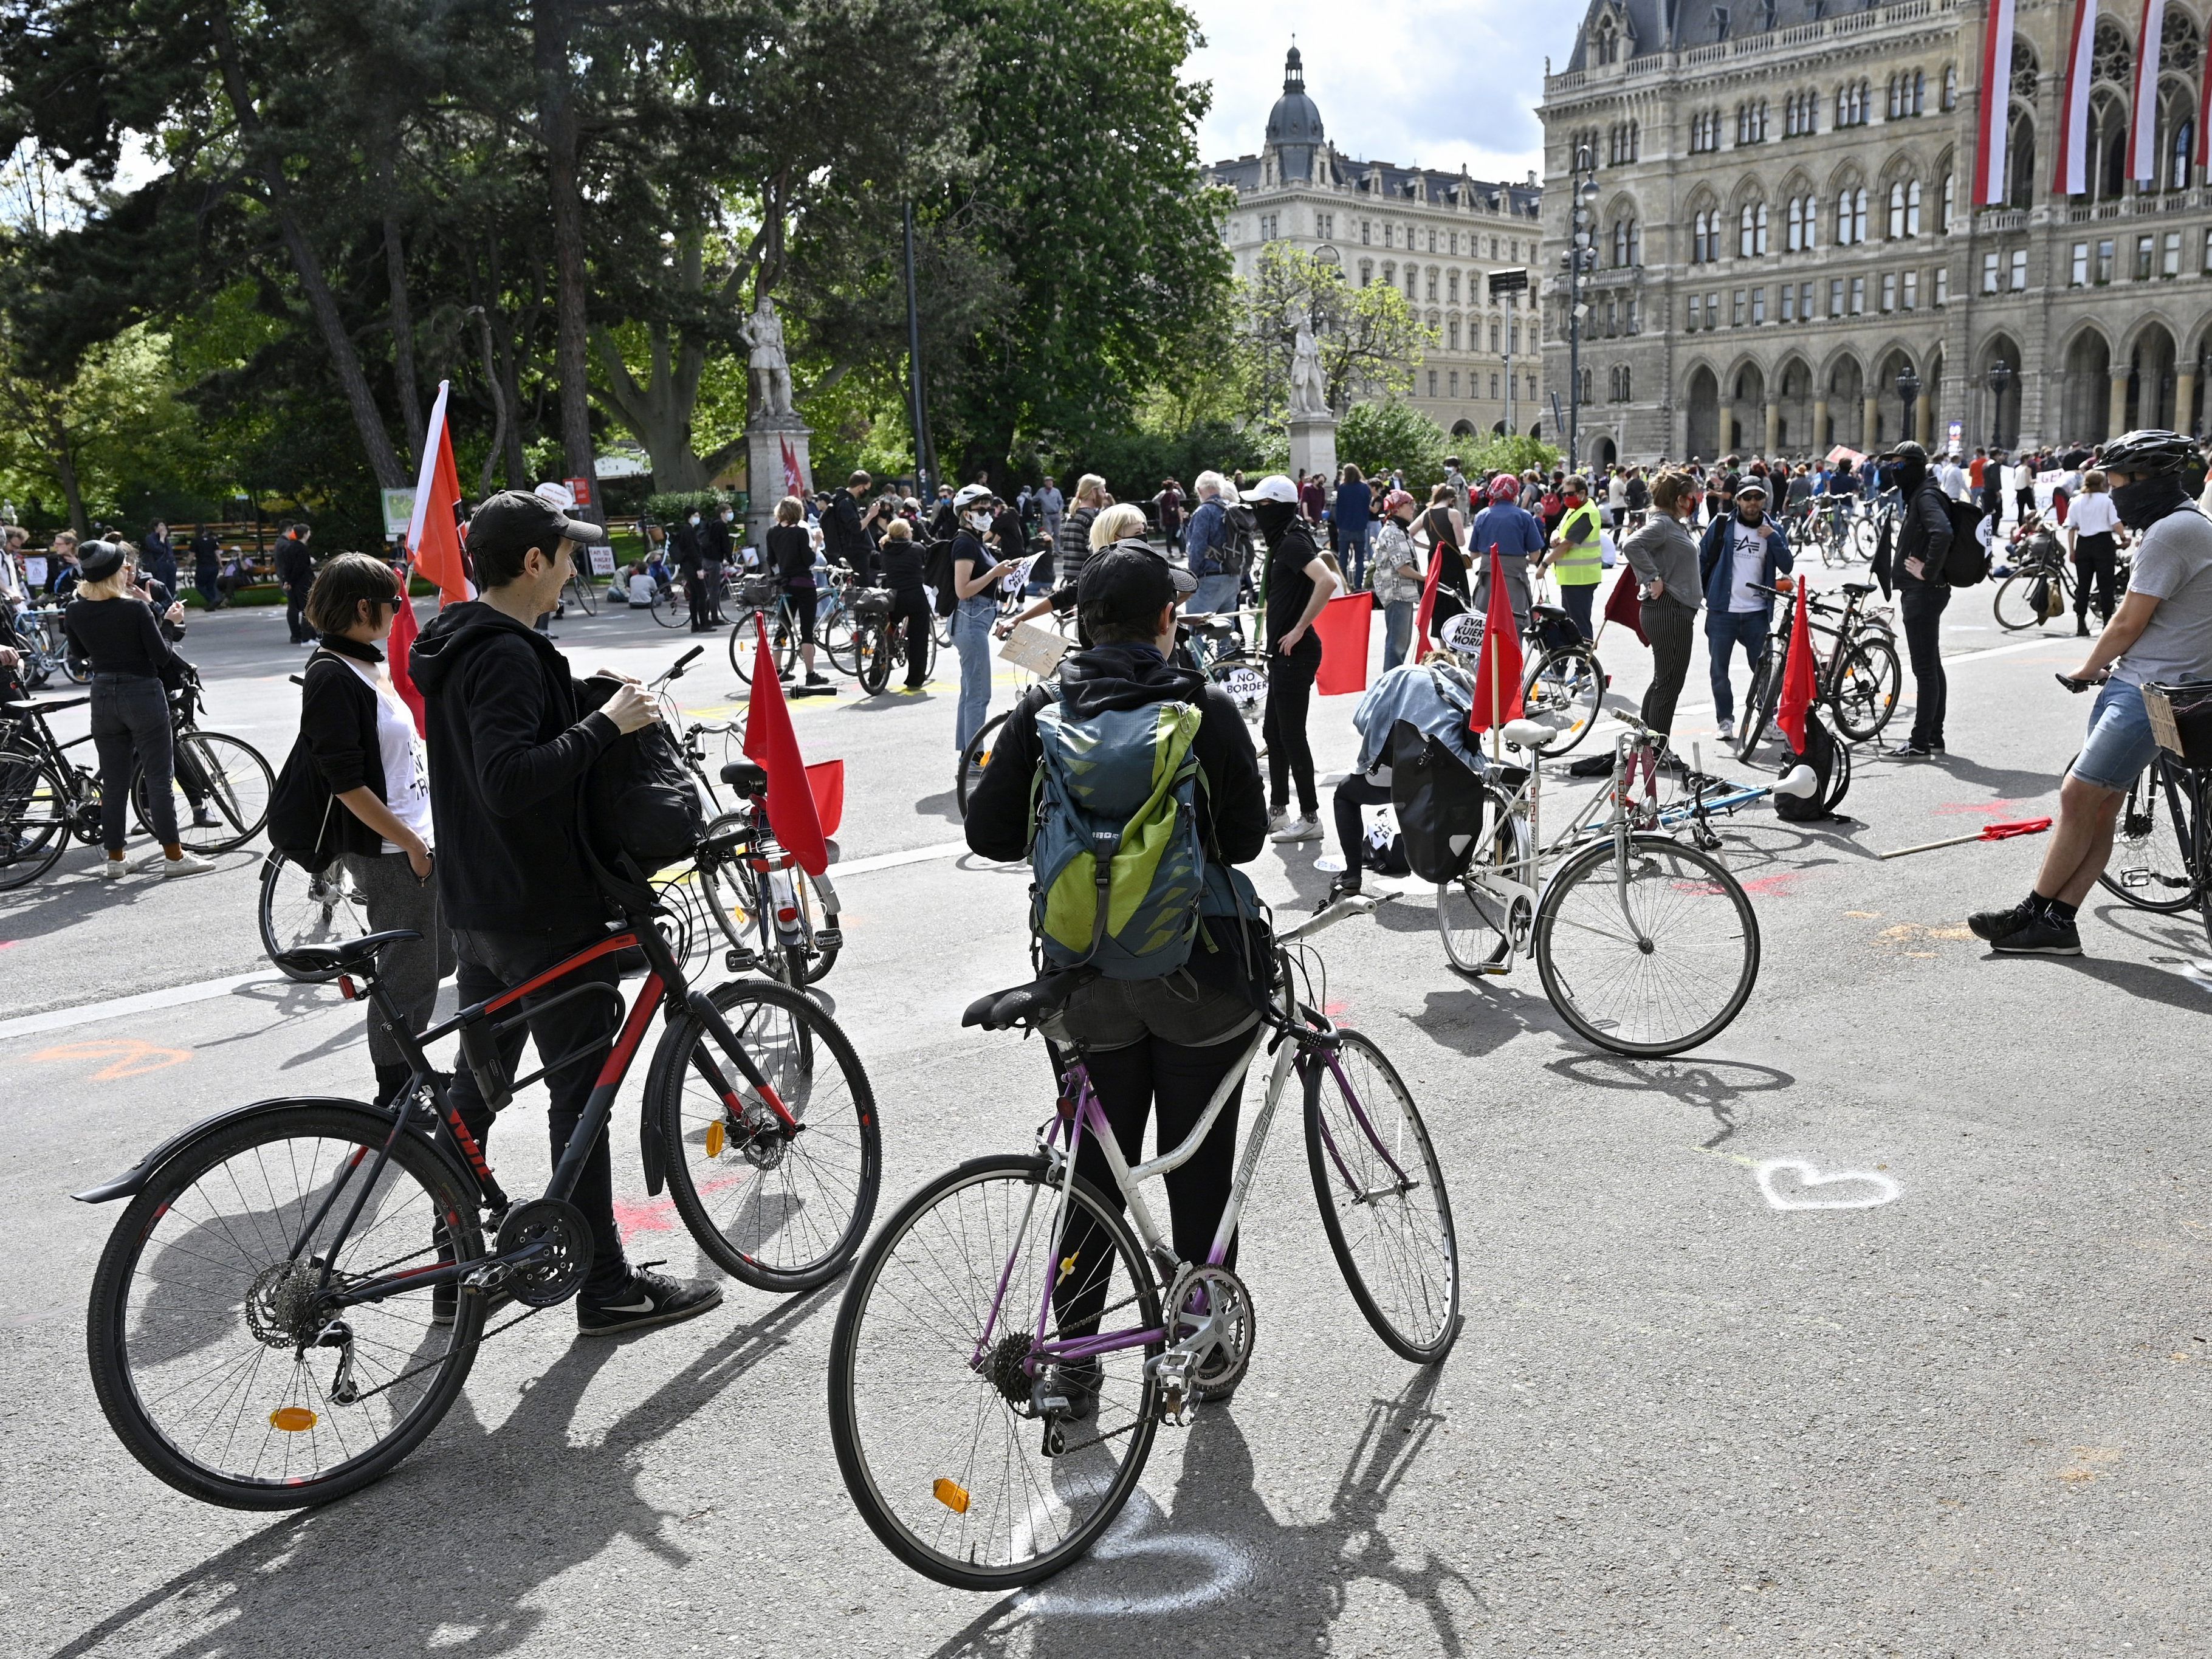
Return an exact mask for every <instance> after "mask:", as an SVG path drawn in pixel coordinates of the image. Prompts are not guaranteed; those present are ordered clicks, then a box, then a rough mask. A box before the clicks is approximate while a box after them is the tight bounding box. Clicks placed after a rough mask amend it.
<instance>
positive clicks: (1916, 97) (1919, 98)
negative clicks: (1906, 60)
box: [1912, 70, 1928, 115]
mask: <svg viewBox="0 0 2212 1659" xmlns="http://www.w3.org/2000/svg"><path fill="white" fill-rule="evenodd" d="M1912 112H1913V113H1914V114H1915V115H1925V114H1926V113H1927V112H1928V76H1927V74H1926V73H1925V71H1923V70H1913V71H1912Z"/></svg>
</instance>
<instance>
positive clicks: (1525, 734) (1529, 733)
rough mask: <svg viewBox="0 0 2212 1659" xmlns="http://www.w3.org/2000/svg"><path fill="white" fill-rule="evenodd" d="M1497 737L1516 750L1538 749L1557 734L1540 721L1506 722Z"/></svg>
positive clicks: (1557, 734)
mask: <svg viewBox="0 0 2212 1659" xmlns="http://www.w3.org/2000/svg"><path fill="white" fill-rule="evenodd" d="M1498 736H1499V737H1501V738H1504V739H1505V741H1506V742H1508V743H1510V744H1512V745H1513V746H1514V747H1515V748H1516V749H1541V748H1542V747H1543V746H1544V745H1545V744H1547V743H1549V742H1551V741H1552V739H1553V738H1556V737H1558V736H1559V733H1558V732H1555V731H1553V729H1552V728H1551V727H1550V726H1547V725H1545V724H1544V722H1543V721H1541V720H1508V721H1506V722H1505V724H1504V726H1500V727H1499V728H1498Z"/></svg>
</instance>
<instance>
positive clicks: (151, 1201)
mask: <svg viewBox="0 0 2212 1659" xmlns="http://www.w3.org/2000/svg"><path fill="white" fill-rule="evenodd" d="M390 1130H391V1120H390V1119H389V1118H386V1117H385V1116H384V1115H382V1114H380V1113H377V1112H372V1111H370V1110H368V1109H367V1108H365V1107H348V1106H325V1105H308V1104H306V1103H301V1104H298V1105H294V1106H290V1107H288V1108H285V1109H280V1110H276V1111H272V1112H269V1113H266V1114H264V1115H260V1116H257V1117H252V1118H248V1119H247V1120H246V1121H243V1122H241V1123H238V1124H235V1125H233V1126H232V1127H229V1128H228V1129H222V1130H217V1131H216V1132H214V1133H210V1134H209V1135H208V1136H206V1137H205V1138H204V1139H201V1140H199V1141H197V1142H195V1143H193V1144H192V1145H191V1146H187V1147H185V1149H184V1150H183V1151H181V1152H179V1153H178V1154H177V1155H176V1156H175V1157H174V1158H172V1159H170V1161H169V1162H168V1163H167V1164H164V1165H163V1166H162V1167H161V1169H159V1170H156V1171H155V1173H154V1175H153V1176H152V1178H151V1179H150V1180H149V1182H147V1185H146V1188H145V1190H144V1191H143V1192H141V1193H140V1194H138V1196H137V1198H136V1199H134V1200H131V1206H130V1207H129V1208H128V1209H127V1210H125V1212H123V1215H122V1218H120V1219H119V1220H118V1222H117V1223H116V1225H115V1231H113V1232H112V1234H110V1235H109V1237H108V1241H107V1248H106V1250H105V1251H104V1252H103V1253H102V1254H101V1256H100V1267H99V1270H98V1272H97V1273H95V1274H94V1279H93V1285H92V1301H91V1306H90V1310H89V1312H88V1317H87V1321H86V1332H85V1337H86V1346H87V1348H88V1352H89V1356H90V1358H91V1362H92V1383H93V1389H94V1392H95V1393H96V1394H97V1395H99V1398H100V1409H101V1410H102V1411H104V1412H105V1413H106V1414H107V1420H108V1423H109V1424H110V1425H112V1427H113V1429H114V1430H115V1432H116V1434H117V1435H118V1437H120V1438H121V1440H122V1442H123V1443H124V1445H125V1447H127V1448H128V1449H130V1451H131V1455H133V1456H135V1457H136V1458H137V1460H138V1461H139V1462H141V1463H143V1464H144V1465H145V1466H146V1468H148V1469H149V1470H150V1471H151V1472H152V1473H153V1474H155V1475H156V1476H158V1477H159V1478H160V1479H161V1480H165V1481H167V1482H168V1484H169V1485H171V1486H174V1487H175V1488H176V1489H177V1490H178V1491H179V1492H184V1493H185V1494H187V1495H188V1496H191V1497H193V1498H198V1499H200V1500H201V1501H202V1502H203V1503H208V1504H222V1505H223V1506H224V1507H226V1508H228V1509H237V1510H289V1509H298V1508H301V1506H303V1505H305V1504H322V1503H327V1502H328V1501H329V1500H331V1498H338V1497H342V1496H343V1495H344V1494H345V1493H347V1492H353V1491H355V1490H356V1489H357V1488H359V1487H362V1486H367V1485H368V1483H369V1482H370V1481H372V1480H376V1479H378V1478H379V1477H380V1476H381V1475H383V1474H386V1472H388V1471H389V1470H390V1469H392V1468H393V1466H394V1465H396V1464H397V1463H398V1462H399V1460H400V1459H402V1458H403V1457H404V1456H406V1455H407V1454H408V1453H409V1452H410V1451H412V1450H413V1449H415V1448H416V1446H417V1445H418V1444H420V1443H421V1442H422V1438H423V1437H424V1436H426V1435H428V1433H429V1432H430V1431H431V1430H432V1429H433V1428H435V1426H436V1425H437V1422H438V1419H440V1418H441V1417H443V1416H444V1415H445V1413H446V1411H447V1407H450V1406H451V1405H452V1404H453V1401H454V1398H455V1397H456V1396H457V1395H459V1393H460V1390H461V1384H462V1383H463V1382H464V1381H465V1379H466V1378H467V1376H468V1374H469V1368H470V1366H471V1364H474V1363H475V1360H476V1345H477V1335H478V1333H479V1331H480V1329H481V1328H482V1326H483V1300H482V1298H480V1297H477V1296H475V1295H462V1296H461V1297H459V1299H458V1308H457V1311H456V1313H455V1316H454V1317H453V1320H452V1322H450V1323H447V1324H443V1325H441V1324H439V1323H437V1322H435V1319H434V1317H433V1309H432V1297H431V1292H430V1291H429V1290H428V1288H427V1287H426V1288H424V1289H422V1290H417V1291H403V1292H399V1293H397V1294H394V1295H392V1296H389V1297H385V1298H383V1299H382V1300H380V1301H374V1302H360V1303H356V1304H351V1305H349V1306H348V1307H345V1308H343V1309H342V1310H338V1311H337V1312H336V1313H335V1314H331V1315H329V1316H325V1314H324V1313H323V1312H322V1311H320V1310H318V1309H317V1307H316V1305H315V1295H314V1291H315V1287H316V1285H317V1284H318V1283H319V1280H320V1279H321V1277H322V1272H323V1268H324V1267H325V1264H326V1263H327V1265H328V1266H329V1267H330V1276H331V1285H333V1286H336V1287H340V1288H343V1287H344V1286H345V1285H348V1284H349V1283H359V1282H361V1281H362V1280H365V1279H385V1278H389V1277H392V1276H393V1275H396V1274H398V1273H404V1272H405V1271H406V1270H407V1269H408V1268H409V1267H432V1266H435V1265H438V1264H439V1263H441V1262H444V1261H461V1262H464V1263H465V1262H469V1261H475V1260H477V1258H479V1257H481V1256H482V1255H483V1236H482V1234H481V1233H480V1231H478V1229H477V1222H476V1219H475V1218H476V1213H477V1200H476V1195H475V1194H473V1193H472V1192H470V1191H468V1190H466V1189H465V1183H464V1182H463V1181H462V1180H461V1178H460V1176H459V1175H457V1174H456V1173H455V1172H454V1171H453V1169H452V1168H451V1167H450V1166H449V1165H448V1164H447V1163H446V1161H445V1159H444V1158H441V1157H440V1156H439V1154H438V1152H436V1150H435V1148H434V1147H433V1146H431V1145H430V1144H429V1143H428V1141H426V1140H424V1139H422V1138H420V1137H419V1136H416V1135H413V1134H403V1135H402V1136H401V1137H400V1138H399V1139H398V1142H397V1143H395V1144H394V1146H393V1148H392V1157H391V1158H390V1159H389V1160H388V1161H387V1162H386V1163H385V1164H383V1165H382V1166H381V1169H380V1170H379V1167H378V1164H377V1163H376V1154H377V1152H378V1150H379V1148H380V1147H381V1146H382V1145H383V1143H384V1141H385V1139H386V1137H387V1135H388V1134H389V1133H390ZM364 1183H368V1184H367V1187H366V1196H365V1200H364V1201H363V1202H362V1206H361V1209H360V1212H359V1214H358V1216H357V1217H354V1205H355V1200H356V1198H362V1196H363V1185H364ZM334 1192H335V1198H334V1199H333V1194H334ZM349 1217H354V1218H353V1220H352V1225H350V1227H348V1226H347V1221H348V1218H349ZM311 1224H312V1225H311ZM341 1229H345V1231H343V1234H341V1231H340V1230H341ZM334 1326H335V1327H336V1328H338V1329H342V1330H343V1332H344V1333H345V1334H346V1336H347V1339H348V1340H345V1341H343V1344H342V1345H338V1346H320V1345H319V1344H318V1341H317V1339H318V1338H319V1337H322V1338H326V1339H327V1338H330V1337H331V1336H332V1335H334V1334H336V1333H335V1331H334ZM348 1382H349V1383H350V1386H347V1383H348Z"/></svg>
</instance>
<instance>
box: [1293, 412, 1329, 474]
mask: <svg viewBox="0 0 2212 1659" xmlns="http://www.w3.org/2000/svg"><path fill="white" fill-rule="evenodd" d="M1301 471H1304V472H1318V473H1320V474H1321V476H1322V479H1323V480H1324V481H1328V482H1334V479H1335V477H1336V416H1334V415H1293V416H1291V477H1294V478H1295V477H1297V475H1298V474H1299V473H1300V472H1301Z"/></svg>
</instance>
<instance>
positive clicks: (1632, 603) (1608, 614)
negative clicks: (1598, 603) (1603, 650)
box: [1605, 561, 1651, 645]
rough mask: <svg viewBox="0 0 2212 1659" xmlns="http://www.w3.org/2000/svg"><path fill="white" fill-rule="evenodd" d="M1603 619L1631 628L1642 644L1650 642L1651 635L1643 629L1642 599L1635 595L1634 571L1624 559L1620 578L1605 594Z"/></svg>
mask: <svg viewBox="0 0 2212 1659" xmlns="http://www.w3.org/2000/svg"><path fill="white" fill-rule="evenodd" d="M1605 620H1606V621H1607V622H1617V623H1620V625H1621V626H1622V627H1623V628H1626V629H1631V630H1632V631H1633V632H1634V634H1635V635H1636V637H1637V638H1638V639H1639V640H1641V641H1644V644H1646V645H1649V644H1650V643H1651V636H1650V635H1649V634H1647V633H1645V632H1644V601H1643V600H1641V599H1638V598H1637V597H1636V573H1635V572H1634V571H1633V570H1632V569H1630V568H1628V565H1627V562H1626V561H1623V562H1622V564H1621V567H1620V580H1619V581H1617V582H1615V583H1613V592H1610V593H1608V594H1607V596H1606V600H1605Z"/></svg>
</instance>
